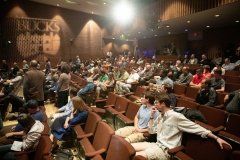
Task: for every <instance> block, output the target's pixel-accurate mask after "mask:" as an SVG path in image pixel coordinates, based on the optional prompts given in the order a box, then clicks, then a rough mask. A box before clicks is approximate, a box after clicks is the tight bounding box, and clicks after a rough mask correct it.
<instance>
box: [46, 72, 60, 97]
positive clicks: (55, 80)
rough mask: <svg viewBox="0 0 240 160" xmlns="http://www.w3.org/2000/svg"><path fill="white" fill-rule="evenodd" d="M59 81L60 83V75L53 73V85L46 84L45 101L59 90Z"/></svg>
mask: <svg viewBox="0 0 240 160" xmlns="http://www.w3.org/2000/svg"><path fill="white" fill-rule="evenodd" d="M58 83H59V75H58V74H54V75H53V83H52V85H46V86H45V90H44V101H46V100H47V98H48V95H49V94H53V93H54V92H55V91H56V90H57V87H58Z"/></svg>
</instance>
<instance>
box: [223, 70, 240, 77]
mask: <svg viewBox="0 0 240 160" xmlns="http://www.w3.org/2000/svg"><path fill="white" fill-rule="evenodd" d="M225 75H226V76H239V75H240V71H231V70H227V71H225Z"/></svg>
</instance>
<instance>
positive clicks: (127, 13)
mask: <svg viewBox="0 0 240 160" xmlns="http://www.w3.org/2000/svg"><path fill="white" fill-rule="evenodd" d="M114 11H115V13H114V16H115V18H116V19H117V20H119V21H121V22H128V21H130V20H132V17H133V8H132V6H131V4H129V3H127V2H125V1H123V2H121V3H120V4H117V5H116V7H115V8H114Z"/></svg>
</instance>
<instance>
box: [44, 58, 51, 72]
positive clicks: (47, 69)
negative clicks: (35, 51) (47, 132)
mask: <svg viewBox="0 0 240 160" xmlns="http://www.w3.org/2000/svg"><path fill="white" fill-rule="evenodd" d="M50 70H51V62H50V59H47V60H46V64H45V75H47V74H48V72H49V71H50Z"/></svg>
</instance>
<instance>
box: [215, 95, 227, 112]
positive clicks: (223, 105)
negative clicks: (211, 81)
mask: <svg viewBox="0 0 240 160" xmlns="http://www.w3.org/2000/svg"><path fill="white" fill-rule="evenodd" d="M217 94H218V104H219V105H217V106H215V108H217V109H224V107H225V105H226V104H225V103H224V97H225V96H226V95H227V93H219V92H217Z"/></svg>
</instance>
